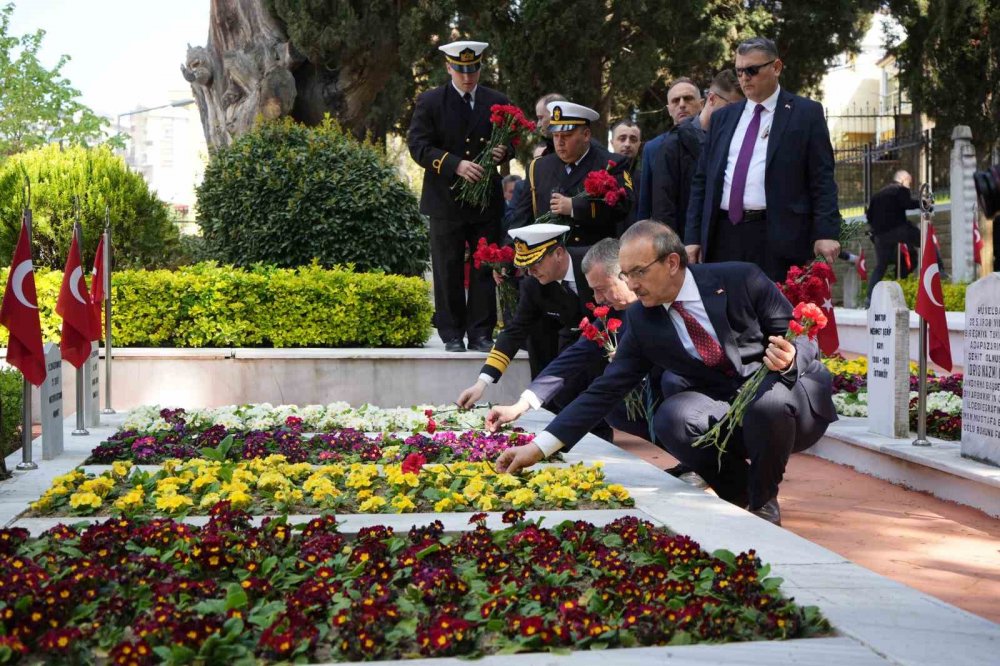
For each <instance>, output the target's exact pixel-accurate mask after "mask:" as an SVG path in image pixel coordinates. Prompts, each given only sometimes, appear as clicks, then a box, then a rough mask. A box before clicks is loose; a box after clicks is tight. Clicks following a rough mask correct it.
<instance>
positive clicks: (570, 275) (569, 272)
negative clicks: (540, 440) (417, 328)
mask: <svg viewBox="0 0 1000 666" xmlns="http://www.w3.org/2000/svg"><path fill="white" fill-rule="evenodd" d="M556 282H565V283H566V286H567V287H569V290H570V291H572V292H573V293H574V294H577V295H579V294H580V291H579V290H578V289H577V287H576V285H577V280H576V274H575V273H574V272H573V258H572V257H570V260H569V265H568V266H567V267H566V274H565V275H563V276H562V278H560V279H559V280H556ZM560 288H561V286H560ZM479 378H480V379H481V380H483V381H484V382H486V383H487V384H492V383H493V377H492V376H490V375H488V374H486V373H485V372H482V373H480V374H479ZM525 393H530V394H531V395H532V396H535V394H534V393H532V392H531V391H525ZM521 395H522V397H524V393H522V394H521ZM528 402H529V403H531V399H530V398H529V399H528ZM535 404H537V405H538V407H541V406H542V403H541V402H539V400H538V397H537V396H535V397H534V403H531V405H532V407H534V408H535V409H538V407H535Z"/></svg>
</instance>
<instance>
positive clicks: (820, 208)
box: [684, 37, 841, 281]
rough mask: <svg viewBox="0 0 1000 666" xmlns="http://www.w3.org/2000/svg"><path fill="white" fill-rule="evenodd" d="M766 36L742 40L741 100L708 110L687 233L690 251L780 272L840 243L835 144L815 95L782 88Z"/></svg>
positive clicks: (776, 275)
mask: <svg viewBox="0 0 1000 666" xmlns="http://www.w3.org/2000/svg"><path fill="white" fill-rule="evenodd" d="M783 67H784V65H783V63H782V61H781V59H780V58H779V57H778V51H777V48H776V47H775V45H774V42H772V41H771V40H769V39H766V38H763V37H754V38H752V39H748V40H747V41H745V42H743V43H742V44H740V45H739V47H737V49H736V74H737V76H738V77H739V82H740V87H741V88H742V90H743V93H744V95H745V96H746V103H745V104H732V105H730V106H727V107H726V108H723V109H720V110H719V112H718V113H717V114H716V115H715V117H714V118H713V119H712V125H711V127H710V129H709V133H708V138H707V139H706V141H705V146H704V148H703V149H702V153H701V157H700V159H699V162H698V168H697V170H696V171H695V176H694V179H693V180H692V183H691V200H690V202H689V205H688V211H687V216H688V219H687V224H686V227H685V232H684V240H685V242H686V243H687V250H688V255H689V257H690V258H691V259H692V260H693V261H709V262H717V261H749V262H752V263H755V264H757V265H758V266H760V267H761V268H762V269H763V270H764V272H765V273H766V274H767V276H768V277H770V278H771V279H772V280H776V281H780V280H784V279H785V275H786V273H787V272H788V269H789V268H790V267H791V266H796V265H802V264H805V263H807V262H808V261H810V260H811V259H812V258H813V257H816V256H820V257H823V258H824V259H825V260H826V261H828V262H831V263H832V262H833V260H834V259H836V258H837V255H838V254H839V253H840V242H839V238H840V224H841V218H840V211H839V209H838V206H837V184H836V182H835V181H834V179H833V166H834V160H833V147H832V145H831V144H830V133H829V130H828V129H827V126H826V118H825V117H824V116H823V107H822V106H820V105H819V104H818V103H817V102H814V101H812V100H809V99H806V98H805V97H799V96H798V95H793V94H792V93H790V92H788V91H786V90H783V89H782V88H781V87H780V86H779V85H778V77H779V76H780V75H781V71H782V68H783Z"/></svg>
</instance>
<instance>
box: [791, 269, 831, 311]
mask: <svg viewBox="0 0 1000 666" xmlns="http://www.w3.org/2000/svg"><path fill="white" fill-rule="evenodd" d="M836 281H837V277H836V275H834V273H833V268H831V267H830V264H828V263H826V262H825V261H823V260H822V259H816V260H815V261H811V262H809V263H808V264H806V265H805V266H804V267H802V266H792V267H791V268H789V269H788V274H787V276H786V277H785V281H784V282H783V283H778V289H780V290H781V293H782V294H784V295H785V298H787V299H788V301H789V302H791V303H815V304H816V305H819V306H821V307H822V305H823V302H824V301H826V300H827V299H828V298H830V285H832V284H833V283H834V282H836Z"/></svg>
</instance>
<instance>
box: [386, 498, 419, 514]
mask: <svg viewBox="0 0 1000 666" xmlns="http://www.w3.org/2000/svg"><path fill="white" fill-rule="evenodd" d="M392 508H394V509H395V510H396V513H406V512H407V511H414V510H415V509H416V508H417V505H416V504H414V503H413V500H412V499H410V498H409V497H408V496H407V495H396V496H395V497H393V498H392Z"/></svg>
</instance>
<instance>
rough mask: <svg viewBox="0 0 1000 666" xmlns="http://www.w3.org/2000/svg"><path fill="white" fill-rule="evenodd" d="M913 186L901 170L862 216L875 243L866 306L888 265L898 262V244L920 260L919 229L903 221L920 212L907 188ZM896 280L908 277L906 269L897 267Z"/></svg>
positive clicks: (940, 263) (874, 195) (879, 192)
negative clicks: (869, 228)
mask: <svg viewBox="0 0 1000 666" xmlns="http://www.w3.org/2000/svg"><path fill="white" fill-rule="evenodd" d="M912 184H913V176H911V175H910V174H909V172H907V171H903V170H902V169H901V170H899V171H897V172H896V173H895V174H893V176H892V182H891V183H889V184H888V185H886V186H885V187H883V188H882V189H881V190H879V191H878V192H876V193H875V194H873V195H872V200H871V201H870V202H869V203H868V208H867V210H865V216H866V217H867V218H868V224H869V225H870V226H871V228H872V236H873V237H874V238H873V240H874V242H875V257H876V259H875V270H874V271H872V274H871V276H870V279H869V280H868V298H867V300H866V301H865V302H866V303H870V302H871V298H872V291H874V289H875V285H876V284H878V283H879V281H880V280H881V279H882V277H883V276H884V275H885V271H886V269H887V268H888V267H889V264H895V263H897V262H898V259H897V258H896V252H897V247H898V246H899V244H900V243H906V246H907V248H908V249H909V252H910V256H911V257H919V256H920V255H919V254H917V248H918V247H919V246H920V229H918V228H917V227H915V226H913V225H912V224H910V223H909V221H907V219H906V211H908V210H913V209H915V208H920V201H919V200H918V199H914V198H913V194H912V193H911V191H910V186H911V185H912ZM938 266H940V267H941V270H942V271H943V270H944V264H943V263H942V262H941V254H940V252H939V253H938ZM898 268H899V276H900V277H904V278H905V277H906V276H907V275H909V273H910V269H908V268H907V267H906V266H905V265H904V266H899V267H898Z"/></svg>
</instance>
